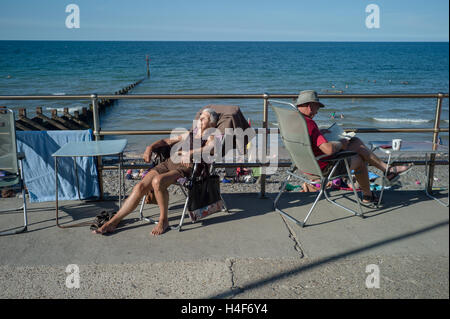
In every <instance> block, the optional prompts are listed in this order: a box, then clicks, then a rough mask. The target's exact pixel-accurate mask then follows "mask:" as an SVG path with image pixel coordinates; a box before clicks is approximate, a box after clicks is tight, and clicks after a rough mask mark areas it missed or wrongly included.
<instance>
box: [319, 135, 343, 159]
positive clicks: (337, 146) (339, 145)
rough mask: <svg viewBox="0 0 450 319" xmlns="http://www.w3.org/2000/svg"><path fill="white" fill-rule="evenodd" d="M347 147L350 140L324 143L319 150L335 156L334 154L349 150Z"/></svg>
mask: <svg viewBox="0 0 450 319" xmlns="http://www.w3.org/2000/svg"><path fill="white" fill-rule="evenodd" d="M347 146H348V140H346V139H342V140H340V141H331V142H327V143H322V144H320V146H319V148H320V150H321V151H322V152H324V153H325V154H326V155H333V154H334V153H337V152H339V151H343V150H345V149H347Z"/></svg>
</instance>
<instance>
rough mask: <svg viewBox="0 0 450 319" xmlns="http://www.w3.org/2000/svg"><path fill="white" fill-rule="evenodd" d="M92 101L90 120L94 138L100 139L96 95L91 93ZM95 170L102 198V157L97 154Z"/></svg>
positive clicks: (101, 197)
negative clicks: (92, 124)
mask: <svg viewBox="0 0 450 319" xmlns="http://www.w3.org/2000/svg"><path fill="white" fill-rule="evenodd" d="M91 101H92V117H93V119H92V122H93V123H94V139H95V140H96V141H99V140H100V139H101V136H100V117H99V115H98V97H97V94H95V93H94V94H91ZM96 165H97V172H98V183H99V186H100V199H103V165H102V157H101V156H97V163H96Z"/></svg>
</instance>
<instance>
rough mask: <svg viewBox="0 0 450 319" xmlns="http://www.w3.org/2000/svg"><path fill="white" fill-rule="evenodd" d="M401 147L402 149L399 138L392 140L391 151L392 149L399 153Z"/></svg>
mask: <svg viewBox="0 0 450 319" xmlns="http://www.w3.org/2000/svg"><path fill="white" fill-rule="evenodd" d="M401 147H402V139H400V138H394V139H393V140H392V149H393V150H394V151H399V150H400V148H401Z"/></svg>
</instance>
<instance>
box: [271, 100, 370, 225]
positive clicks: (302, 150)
mask: <svg viewBox="0 0 450 319" xmlns="http://www.w3.org/2000/svg"><path fill="white" fill-rule="evenodd" d="M269 103H270V105H271V107H272V109H273V110H274V112H275V114H276V116H277V119H278V124H279V128H280V133H281V138H282V140H283V143H284V145H285V147H286V149H287V151H288V152H289V154H290V155H291V158H292V161H293V167H292V168H291V169H290V170H289V171H288V172H287V173H288V177H287V179H286V180H285V181H284V183H283V184H282V186H281V190H280V192H279V194H278V195H277V197H276V199H275V201H274V209H275V210H276V211H277V212H279V213H281V214H282V215H283V216H285V217H287V218H288V219H289V220H291V221H293V222H294V223H296V224H297V225H299V226H301V227H304V226H305V224H306V221H307V220H308V218H309V216H310V215H311V213H312V211H313V210H314V208H315V207H316V204H317V202H318V201H319V199H320V198H321V197H322V195H325V198H326V199H327V201H329V202H330V203H332V204H334V205H336V206H338V207H340V208H343V209H345V210H346V211H348V212H350V213H352V214H354V215H358V216H361V217H364V215H363V211H362V207H361V203H360V200H359V197H358V194H357V193H356V190H355V187H354V185H353V180H352V178H351V174H350V168H349V165H348V161H347V159H348V158H349V157H351V156H354V155H356V154H357V153H355V152H349V151H342V152H338V153H336V154H334V156H333V157H332V158H331V159H329V160H327V161H331V162H335V164H334V166H333V168H332V170H331V172H330V173H329V174H328V176H324V175H323V173H322V171H321V169H320V167H319V164H318V163H317V158H316V157H315V156H314V153H313V150H312V147H311V139H310V136H309V134H308V127H307V125H306V121H305V119H304V118H303V115H302V114H301V113H300V112H299V111H298V109H297V108H296V107H295V106H294V105H293V104H291V103H286V102H282V101H276V100H269ZM274 103H276V104H284V105H287V106H283V107H282V106H274V105H272V104H274ZM322 160H324V159H322ZM341 161H344V163H345V167H346V168H347V174H346V176H347V177H348V179H349V181H350V183H351V186H352V188H353V192H354V195H355V197H356V202H357V204H358V207H359V213H358V212H356V211H354V210H352V209H350V208H347V207H344V206H342V205H340V204H338V203H336V202H335V201H334V200H331V199H330V198H329V196H328V193H327V190H326V185H327V183H328V181H329V180H330V178H331V177H333V178H335V177H337V176H334V175H333V174H334V171H335V170H336V168H337V166H338V164H339V163H340V162H341ZM296 170H298V171H300V172H303V173H306V174H308V175H313V176H317V177H318V178H319V179H320V182H312V181H310V180H309V179H307V178H304V177H302V176H299V175H298V174H295V173H294V172H295V171H296ZM291 177H295V178H298V179H300V180H302V181H304V182H306V183H308V184H311V185H314V184H320V191H319V194H318V195H317V197H316V199H315V201H314V203H313V205H312V207H311V209H310V210H309V212H308V214H307V215H306V217H305V219H304V220H303V221H299V220H297V219H295V218H294V217H292V216H290V215H288V214H287V213H286V212H284V211H282V210H281V209H279V208H278V206H277V204H278V201H279V200H280V197H281V195H282V194H283V192H284V190H285V189H286V185H287V184H288V182H289V180H290V179H291Z"/></svg>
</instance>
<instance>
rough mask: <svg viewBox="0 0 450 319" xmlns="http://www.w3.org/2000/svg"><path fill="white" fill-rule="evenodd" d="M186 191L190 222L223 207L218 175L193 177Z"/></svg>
mask: <svg viewBox="0 0 450 319" xmlns="http://www.w3.org/2000/svg"><path fill="white" fill-rule="evenodd" d="M188 192H189V200H188V211H189V216H190V217H191V220H192V222H195V221H197V220H199V219H201V218H204V217H206V216H208V215H211V214H213V213H216V212H218V211H220V210H222V208H223V202H222V200H221V197H220V178H219V176H218V175H208V176H204V177H201V178H198V179H194V180H193V181H192V184H191V185H190V187H189V191H188Z"/></svg>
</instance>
